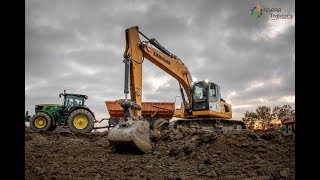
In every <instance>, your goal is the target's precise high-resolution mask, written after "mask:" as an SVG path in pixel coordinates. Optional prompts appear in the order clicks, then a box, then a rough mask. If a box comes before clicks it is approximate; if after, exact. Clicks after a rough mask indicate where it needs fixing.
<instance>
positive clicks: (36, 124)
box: [30, 112, 52, 132]
mask: <svg viewBox="0 0 320 180" xmlns="http://www.w3.org/2000/svg"><path fill="white" fill-rule="evenodd" d="M51 126H52V119H51V118H50V116H49V115H48V114H46V113H44V112H37V113H36V114H34V115H33V116H32V117H31V118H30V127H31V129H32V130H33V131H35V132H45V131H48V130H49V128H50V127H51Z"/></svg>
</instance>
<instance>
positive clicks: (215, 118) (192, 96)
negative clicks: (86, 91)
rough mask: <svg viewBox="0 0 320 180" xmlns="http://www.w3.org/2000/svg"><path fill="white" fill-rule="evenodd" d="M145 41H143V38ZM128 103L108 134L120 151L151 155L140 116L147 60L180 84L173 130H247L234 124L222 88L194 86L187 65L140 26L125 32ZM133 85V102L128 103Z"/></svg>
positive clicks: (145, 125) (146, 127) (208, 84)
mask: <svg viewBox="0 0 320 180" xmlns="http://www.w3.org/2000/svg"><path fill="white" fill-rule="evenodd" d="M139 34H140V35H141V36H143V37H144V38H145V39H146V40H145V41H141V39H140V36H139ZM125 37H126V48H125V52H124V60H123V62H124V63H125V83H124V94H125V100H124V101H123V102H122V103H121V106H122V108H123V109H124V114H125V117H124V118H123V119H121V120H120V121H119V123H118V125H116V126H115V127H114V128H113V129H111V130H110V132H109V133H108V140H109V142H110V143H111V144H113V145H114V147H115V148H116V149H117V148H119V149H122V148H129V147H130V146H129V145H133V146H134V147H136V148H138V149H140V150H141V151H143V152H145V153H148V152H151V151H152V146H151V143H150V136H149V131H150V127H149V122H148V121H146V120H144V119H143V117H142V116H141V103H142V65H143V61H144V59H148V60H149V61H151V62H152V63H153V64H155V65H156V66H157V67H159V68H160V69H162V70H163V71H165V72H166V73H168V74H170V75H171V76H172V77H173V78H175V79H176V80H178V83H179V87H180V93H181V99H182V106H181V109H180V110H176V112H175V115H174V116H175V117H179V120H177V121H175V122H174V124H173V126H172V127H176V126H178V125H182V126H188V127H190V126H195V127H198V128H201V129H206V130H212V131H220V132H221V131H222V132H223V131H227V130H231V129H244V128H245V124H244V122H242V121H240V120H231V118H232V108H231V105H230V104H228V103H226V102H225V100H223V99H222V98H221V92H220V87H219V85H218V84H215V83H213V82H210V81H197V82H193V80H192V76H191V74H190V72H189V70H188V68H187V67H186V65H185V64H184V63H183V62H182V61H181V60H180V59H179V58H178V57H177V56H176V55H174V54H173V53H171V52H170V51H168V50H167V49H166V48H164V47H163V46H162V45H161V44H160V43H159V42H157V40H156V39H154V38H151V39H150V38H148V37H147V36H146V35H144V34H143V33H142V32H140V31H139V27H138V26H133V27H130V28H128V29H126V30H125ZM129 83H130V95H131V99H130V100H128V93H129Z"/></svg>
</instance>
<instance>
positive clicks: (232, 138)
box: [25, 127, 295, 179]
mask: <svg viewBox="0 0 320 180" xmlns="http://www.w3.org/2000/svg"><path fill="white" fill-rule="evenodd" d="M106 137H107V131H105V132H102V133H101V132H97V133H90V134H86V135H74V134H72V133H70V132H61V131H56V130H55V131H53V132H45V133H35V132H33V131H31V130H30V129H27V128H26V131H25V142H26V146H25V158H26V161H25V163H26V164H25V174H26V179H212V178H214V179H280V178H281V179H295V170H294V167H295V157H294V153H295V149H294V146H295V144H294V136H290V137H289V136H285V135H283V134H281V132H280V133H279V132H271V131H270V132H267V131H261V132H253V131H250V130H241V131H239V130H234V131H229V132H225V133H222V134H217V133H213V132H207V131H201V130H195V129H185V128H182V127H178V128H177V129H171V130H164V131H161V132H160V131H152V132H151V139H152V146H153V152H152V153H151V154H144V155H134V154H119V153H117V152H115V151H114V150H113V147H112V146H111V145H110V144H109V142H108V141H107V139H106ZM281 138H283V140H280V141H279V139H281ZM290 138H291V140H290Z"/></svg>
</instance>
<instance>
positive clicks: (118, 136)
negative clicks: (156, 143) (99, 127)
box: [108, 120, 152, 153]
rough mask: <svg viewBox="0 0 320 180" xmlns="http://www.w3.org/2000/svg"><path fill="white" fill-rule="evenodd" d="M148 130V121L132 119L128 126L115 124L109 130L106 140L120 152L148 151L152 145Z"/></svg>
mask: <svg viewBox="0 0 320 180" xmlns="http://www.w3.org/2000/svg"><path fill="white" fill-rule="evenodd" d="M149 131H150V127H149V122H148V121H145V120H139V121H134V123H133V124H131V125H130V126H128V127H125V126H121V125H119V124H117V125H116V126H115V127H114V128H112V129H111V130H110V131H109V133H108V140H109V142H110V143H111V144H112V145H113V146H114V147H115V149H116V150H117V151H120V152H139V151H142V152H144V153H150V152H151V151H152V146H151V143H150V136H149Z"/></svg>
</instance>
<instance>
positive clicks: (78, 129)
mask: <svg viewBox="0 0 320 180" xmlns="http://www.w3.org/2000/svg"><path fill="white" fill-rule="evenodd" d="M67 123H68V127H69V129H70V131H71V132H73V133H75V134H84V133H90V132H91V131H92V129H93V126H94V117H93V115H92V114H91V113H90V112H89V111H88V110H86V109H77V110H75V111H73V112H72V113H71V114H70V115H69V117H68V120H67Z"/></svg>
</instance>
